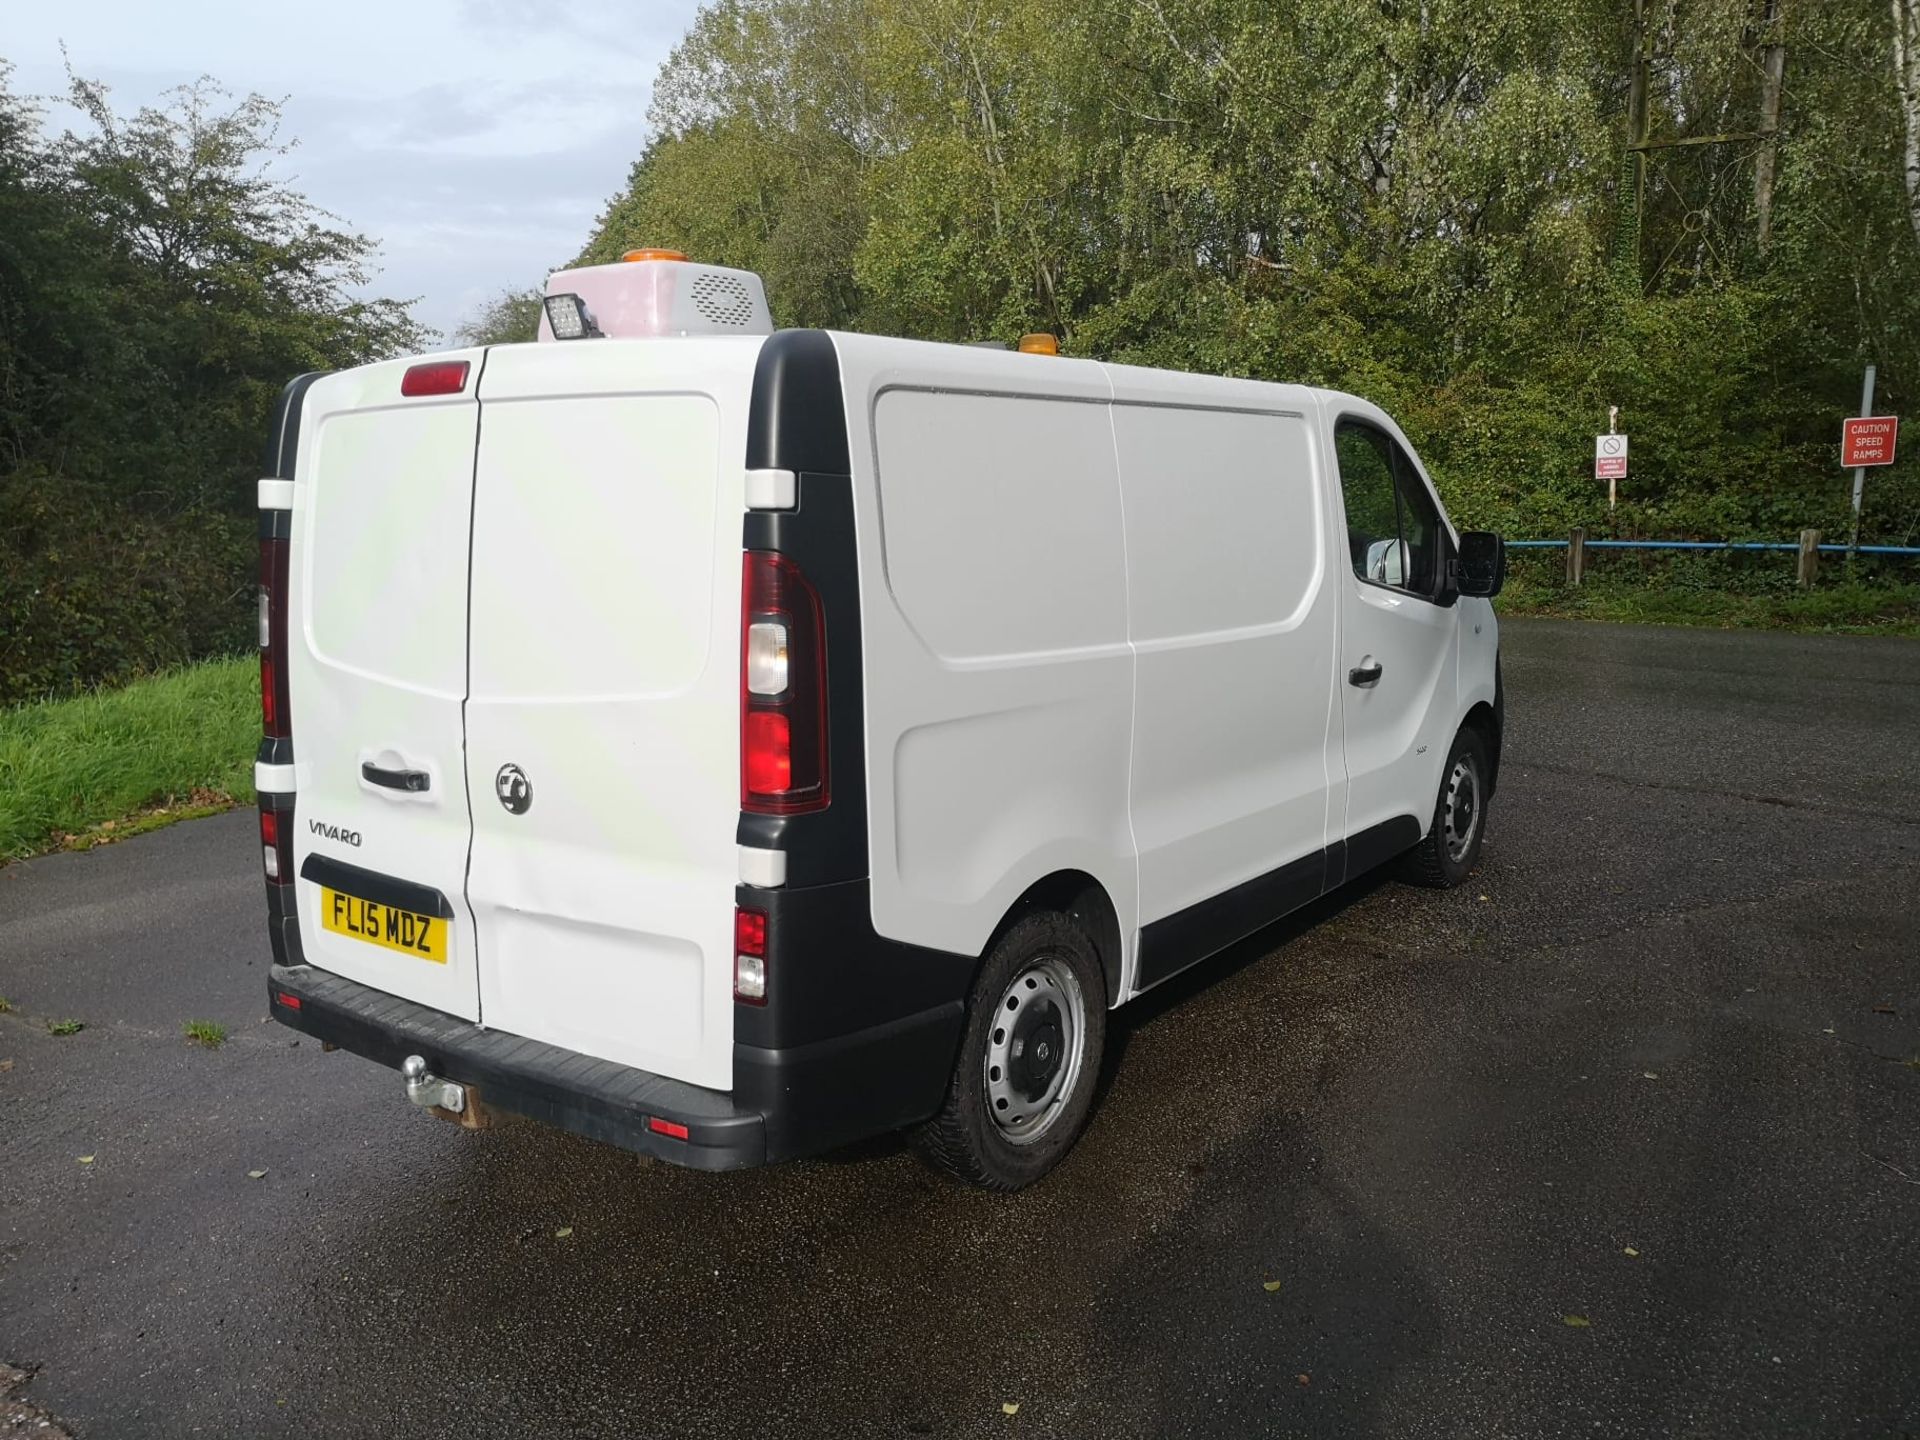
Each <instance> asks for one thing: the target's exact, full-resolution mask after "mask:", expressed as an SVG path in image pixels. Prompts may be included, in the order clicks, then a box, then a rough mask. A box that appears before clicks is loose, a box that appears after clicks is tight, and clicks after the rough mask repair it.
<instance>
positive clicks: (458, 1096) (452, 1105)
mask: <svg viewBox="0 0 1920 1440" xmlns="http://www.w3.org/2000/svg"><path fill="white" fill-rule="evenodd" d="M400 1073H401V1075H403V1076H404V1077H405V1078H406V1082H407V1099H409V1100H411V1101H412V1102H413V1103H414V1104H415V1105H418V1106H419V1107H420V1108H421V1109H422V1110H429V1111H431V1112H433V1113H434V1114H435V1115H438V1116H440V1117H441V1118H442V1119H444V1120H452V1121H454V1122H455V1123H457V1124H458V1125H460V1126H461V1128H463V1129H466V1130H483V1129H485V1128H486V1125H487V1121H488V1118H489V1117H488V1115H487V1112H486V1111H485V1110H484V1109H483V1108H482V1107H481V1105H480V1094H479V1092H478V1091H477V1090H473V1089H471V1088H469V1087H468V1086H465V1085H462V1084H460V1083H459V1082H458V1081H457V1080H449V1079H447V1078H446V1077H445V1076H442V1075H436V1074H434V1073H433V1072H432V1071H431V1070H429V1069H427V1058H426V1056H424V1055H409V1056H407V1058H406V1059H404V1060H402V1061H401V1062H400Z"/></svg>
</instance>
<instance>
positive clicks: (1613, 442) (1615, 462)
mask: <svg viewBox="0 0 1920 1440" xmlns="http://www.w3.org/2000/svg"><path fill="white" fill-rule="evenodd" d="M1619 421H1620V407H1619V406H1618V405H1609V406H1608V407H1607V433H1606V434H1604V435H1596V436H1594V437H1593V478H1594V479H1596V480H1604V481H1606V482H1607V509H1608V510H1609V511H1611V510H1612V509H1613V507H1614V506H1615V505H1616V504H1618V503H1619V500H1620V482H1621V481H1622V480H1624V479H1626V478H1627V437H1626V436H1624V435H1621V434H1618V433H1617V432H1616V428H1615V427H1616V426H1617V425H1618V424H1619Z"/></svg>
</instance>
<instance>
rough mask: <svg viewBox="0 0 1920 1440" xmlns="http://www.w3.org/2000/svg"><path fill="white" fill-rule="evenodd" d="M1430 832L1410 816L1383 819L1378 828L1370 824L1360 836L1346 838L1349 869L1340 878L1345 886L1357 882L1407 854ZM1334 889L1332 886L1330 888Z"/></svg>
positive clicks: (1420, 822) (1423, 824)
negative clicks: (1368, 872)
mask: <svg viewBox="0 0 1920 1440" xmlns="http://www.w3.org/2000/svg"><path fill="white" fill-rule="evenodd" d="M1426 833H1427V827H1426V825H1425V823H1424V822H1422V821H1419V820H1416V819H1414V818H1413V816H1411V815H1396V816H1395V817H1394V818H1393V819H1391V820H1383V821H1381V822H1380V823H1379V824H1378V825H1370V826H1368V827H1367V828H1366V829H1365V830H1362V831H1361V832H1360V833H1359V834H1358V835H1352V836H1349V837H1348V838H1347V869H1346V874H1345V875H1344V876H1342V877H1341V882H1340V883H1342V884H1344V883H1345V882H1346V881H1348V880H1357V879H1359V878H1360V877H1361V876H1362V875H1364V874H1366V873H1367V871H1369V870H1372V869H1375V868H1376V867H1378V866H1381V865H1384V864H1386V863H1387V861H1389V860H1391V859H1393V858H1394V857H1395V856H1398V855H1404V854H1405V853H1406V852H1407V851H1409V850H1411V849H1412V848H1413V847H1414V846H1416V845H1418V844H1419V843H1420V837H1421V836H1423V835H1425V834H1426ZM1329 888H1331V887H1329Z"/></svg>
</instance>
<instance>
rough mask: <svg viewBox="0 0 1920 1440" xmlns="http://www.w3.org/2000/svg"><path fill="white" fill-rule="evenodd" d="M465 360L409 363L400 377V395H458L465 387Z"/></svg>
mask: <svg viewBox="0 0 1920 1440" xmlns="http://www.w3.org/2000/svg"><path fill="white" fill-rule="evenodd" d="M467 368H468V367H467V362H466V361H464V360H431V361H428V362H427V363H426V364H424V365H410V366H408V367H407V373H406V374H405V375H403V376H401V377H400V393H401V394H402V395H458V394H459V393H460V392H461V391H462V390H464V389H466V388H467Z"/></svg>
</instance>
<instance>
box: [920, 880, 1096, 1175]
mask: <svg viewBox="0 0 1920 1440" xmlns="http://www.w3.org/2000/svg"><path fill="white" fill-rule="evenodd" d="M1106 1038H1107V987H1106V981H1105V980H1104V978H1103V977H1102V973H1101V970H1100V957H1099V955H1098V954H1097V953H1096V952H1095V950H1094V948H1093V941H1092V940H1091V939H1090V938H1088V936H1087V934H1086V932H1085V931H1083V930H1082V929H1080V927H1079V926H1077V925H1075V924H1074V923H1073V921H1071V920H1069V919H1068V918H1067V917H1066V916H1064V915H1061V914H1058V913H1056V912H1054V911H1051V910H1045V911H1036V912H1035V913H1033V914H1031V915H1027V916H1025V917H1023V918H1022V919H1021V920H1019V921H1018V922H1017V923H1016V924H1015V925H1014V926H1013V928H1012V929H1010V930H1008V931H1007V933H1006V934H1005V935H1003V936H1001V937H1000V941H999V943H998V944H996V945H995V946H994V947H993V949H992V950H991V951H989V952H988V954H987V958H986V960H985V962H983V963H982V965H981V967H980V974H979V976H978V978H976V979H975V981H974V985H973V993H972V995H971V996H970V997H969V1000H968V1003H967V1025H966V1030H965V1033H964V1034H963V1035H962V1036H961V1040H960V1054H959V1056H958V1058H957V1059H956V1060H955V1061H954V1065H953V1079H952V1080H951V1081H949V1082H948V1085H947V1100H946V1104H945V1105H943V1106H942V1107H941V1109H940V1113H939V1114H937V1115H935V1116H934V1117H933V1119H931V1120H929V1121H928V1122H927V1124H926V1126H925V1127H924V1128H923V1129H922V1130H921V1132H920V1136H919V1142H920V1148H921V1151H922V1153H924V1154H925V1155H926V1157H927V1158H928V1159H929V1160H930V1161H932V1162H933V1164H935V1165H936V1166H938V1167H939V1168H940V1169H942V1170H945V1171H946V1172H947V1173H948V1174H950V1175H953V1176H956V1177H957V1178H959V1179H961V1180H965V1181H968V1182H969V1183H971V1184H974V1185H981V1186H985V1187H986V1188H987V1189H989V1190H1018V1189H1020V1188H1022V1187H1023V1186H1026V1185H1031V1184H1032V1183H1033V1182H1034V1181H1036V1180H1038V1179H1039V1178H1040V1177H1041V1176H1042V1175H1045V1174H1046V1173H1047V1172H1048V1171H1049V1170H1051V1169H1052V1168H1053V1167H1054V1166H1055V1165H1057V1164H1059V1163H1060V1159H1061V1157H1062V1156H1064V1155H1065V1154H1066V1153H1067V1151H1068V1150H1070V1149H1072V1148H1073V1142H1074V1141H1075V1140H1077V1139H1079V1138H1080V1132H1081V1131H1082V1130H1083V1129H1085V1128H1086V1123H1087V1114H1088V1112H1089V1111H1090V1110H1092V1108H1093V1091H1094V1086H1095V1083H1096V1081H1097V1080H1098V1078H1099V1074H1100V1057H1101V1053H1102V1051H1103V1050H1104V1049H1105V1046H1106Z"/></svg>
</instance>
